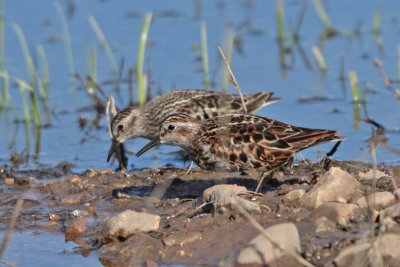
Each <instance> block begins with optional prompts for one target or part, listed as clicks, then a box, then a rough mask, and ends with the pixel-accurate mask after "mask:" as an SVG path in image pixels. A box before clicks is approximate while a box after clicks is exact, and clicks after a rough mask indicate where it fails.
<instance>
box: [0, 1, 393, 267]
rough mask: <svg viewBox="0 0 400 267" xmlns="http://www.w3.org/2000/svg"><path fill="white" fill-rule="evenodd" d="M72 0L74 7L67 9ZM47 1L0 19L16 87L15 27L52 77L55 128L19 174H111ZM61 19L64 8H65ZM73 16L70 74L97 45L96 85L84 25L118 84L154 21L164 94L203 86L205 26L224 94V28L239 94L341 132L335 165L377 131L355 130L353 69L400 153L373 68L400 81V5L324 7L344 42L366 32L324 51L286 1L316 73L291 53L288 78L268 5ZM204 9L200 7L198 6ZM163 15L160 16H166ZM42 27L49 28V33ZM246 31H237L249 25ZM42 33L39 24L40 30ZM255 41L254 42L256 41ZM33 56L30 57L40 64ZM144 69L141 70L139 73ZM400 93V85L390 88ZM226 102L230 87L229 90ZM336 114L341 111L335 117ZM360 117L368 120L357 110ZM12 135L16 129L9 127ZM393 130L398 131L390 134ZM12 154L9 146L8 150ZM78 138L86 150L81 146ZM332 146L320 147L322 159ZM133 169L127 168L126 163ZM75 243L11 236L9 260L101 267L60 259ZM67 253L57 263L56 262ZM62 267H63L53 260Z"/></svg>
mask: <svg viewBox="0 0 400 267" xmlns="http://www.w3.org/2000/svg"><path fill="white" fill-rule="evenodd" d="M69 2H72V1H69ZM54 3H55V2H53V1H44V0H40V1H39V0H38V1H32V0H12V1H6V12H5V51H6V62H7V65H6V68H7V70H8V73H9V74H10V75H12V76H13V77H17V78H20V79H25V80H28V79H29V75H28V72H27V69H26V66H25V60H24V57H23V54H22V52H21V48H20V44H19V42H18V39H17V37H16V35H15V33H14V31H13V29H12V27H11V25H12V23H16V24H18V25H19V26H20V27H21V29H22V31H23V32H24V34H25V38H26V40H27V43H28V46H29V48H30V49H31V51H35V50H36V46H37V45H39V44H40V45H42V46H43V48H44V50H45V51H46V55H47V59H48V64H49V69H50V79H51V83H50V89H49V90H50V95H49V106H50V109H51V110H52V111H53V113H54V115H53V116H52V118H51V124H52V125H51V127H50V128H45V129H43V131H42V135H41V145H40V153H39V155H38V157H36V158H31V160H30V161H29V163H28V164H27V165H25V166H22V167H23V168H34V167H37V164H40V165H45V166H54V165H55V164H57V163H59V162H61V161H69V162H72V163H73V164H75V166H74V167H73V171H76V172H82V171H84V170H85V169H87V168H105V167H111V168H115V167H116V164H114V165H111V164H108V163H106V156H107V153H108V149H109V145H110V141H109V137H108V132H107V129H106V120H105V117H103V118H102V120H101V122H100V128H95V127H91V128H86V129H85V130H81V129H80V128H79V125H78V122H77V119H78V116H79V115H84V116H86V117H87V118H88V119H93V118H95V112H94V111H93V110H90V111H80V110H81V109H82V108H83V107H88V106H90V105H91V102H90V99H89V97H88V96H87V95H86V93H85V92H84V91H83V90H74V89H73V84H72V83H71V79H70V76H69V74H68V64H67V57H66V52H65V45H64V43H63V42H62V30H61V24H60V19H59V16H58V14H57V12H56V9H55V5H54ZM60 3H61V5H62V7H63V9H64V10H66V5H65V4H66V3H67V1H62V2H60ZM73 3H74V5H75V6H74V7H75V9H74V10H75V12H74V13H73V16H72V17H69V19H68V25H69V32H70V35H71V42H72V43H71V46H72V53H73V60H74V67H75V71H76V72H77V73H79V74H81V76H83V77H84V76H85V75H86V51H87V47H88V45H96V47H97V55H98V58H97V63H98V64H97V76H98V80H99V81H104V80H108V79H110V78H111V77H112V75H111V69H110V65H109V63H108V60H107V57H106V55H105V53H104V51H103V50H102V49H101V46H100V44H99V41H98V40H97V38H96V36H95V34H94V32H93V30H92V29H91V27H90V25H89V23H88V16H89V15H91V14H92V15H93V16H94V17H95V18H96V19H97V21H98V23H99V25H100V27H101V29H102V30H103V32H104V34H105V36H106V38H107V40H108V42H109V44H110V46H111V49H112V51H113V54H114V56H115V59H116V61H117V64H119V61H120V59H121V58H124V59H125V68H124V77H126V76H127V69H128V67H133V66H134V65H135V62H136V53H137V45H138V36H139V32H140V27H141V23H142V19H143V17H144V15H145V14H146V13H147V12H149V11H151V12H153V13H154V17H153V23H152V25H151V28H150V32H149V40H150V41H151V43H152V45H151V46H149V47H147V50H146V58H147V57H149V58H150V59H151V62H152V79H153V81H154V86H153V91H157V90H158V87H160V88H161V90H162V91H163V92H167V91H170V90H171V89H174V88H177V89H179V88H181V89H183V88H203V87H204V85H203V83H202V80H203V74H202V72H200V71H198V70H199V69H201V67H202V64H201V61H198V60H196V58H198V57H199V55H200V53H199V52H198V51H197V52H193V51H192V47H193V45H199V44H200V23H201V22H202V21H204V22H205V23H206V25H207V38H208V51H209V62H210V70H211V77H213V74H212V73H213V72H214V71H217V72H216V79H215V82H216V86H215V89H217V90H219V88H220V85H221V66H220V65H219V60H218V52H217V46H218V45H223V43H224V40H225V36H226V34H227V32H228V31H229V30H231V31H233V32H235V33H236V34H237V35H238V36H239V37H240V38H241V40H242V41H243V43H242V45H243V52H242V53H239V52H238V51H237V49H235V48H234V50H233V70H234V73H235V75H236V78H237V80H238V82H239V84H240V86H241V88H242V90H243V91H244V92H246V93H255V92H258V91H274V92H275V95H276V96H278V97H281V98H282V100H281V101H280V102H279V103H276V104H274V105H271V106H268V107H266V108H264V109H263V110H260V111H259V112H258V114H259V115H264V116H270V117H272V118H275V119H277V120H281V121H283V122H286V123H291V124H295V125H299V126H304V127H314V128H327V129H335V130H340V131H341V132H342V134H343V135H344V136H347V137H348V139H347V140H346V141H345V142H343V143H342V145H341V146H340V149H339V150H338V152H337V153H336V154H335V158H336V159H339V160H364V161H369V162H370V161H371V158H370V155H369V152H368V148H367V142H366V140H367V139H368V138H369V137H370V135H371V129H372V126H371V125H369V124H366V123H363V122H361V123H360V127H359V129H358V130H355V129H353V103H352V96H351V90H350V88H349V81H348V79H347V77H348V72H349V71H352V70H354V71H356V72H357V74H358V78H359V81H360V90H361V91H362V90H363V88H364V87H365V86H367V87H368V88H370V91H374V93H372V92H369V93H368V94H367V108H368V113H369V115H370V116H371V117H372V118H373V119H374V120H376V121H377V122H379V123H381V124H382V125H383V126H385V127H386V128H388V129H391V130H394V131H393V132H389V133H387V135H386V136H387V138H388V141H389V144H390V145H391V146H393V147H395V148H397V149H400V134H399V130H400V102H399V100H397V99H396V98H395V97H394V96H393V93H392V92H391V91H389V90H388V89H386V88H385V87H384V85H383V82H382V79H381V77H380V75H379V73H378V71H377V69H376V68H375V67H374V65H373V60H374V59H375V58H379V59H381V60H382V61H383V62H384V69H385V71H386V72H387V74H388V75H389V76H390V77H391V78H393V79H395V80H397V72H398V66H397V64H398V63H397V61H398V45H399V44H400V42H399V41H400V38H399V37H400V22H399V18H400V17H399V15H400V2H399V1H398V0H386V1H379V0H371V1H365V0H335V1H332V0H331V1H324V4H325V6H326V9H327V12H328V14H329V15H330V18H331V21H332V23H333V25H334V26H335V27H336V28H337V29H339V30H340V31H342V32H344V33H349V32H351V31H352V30H353V29H355V27H356V25H357V24H358V23H361V28H360V31H361V34H360V36H359V37H348V36H344V35H339V36H336V37H334V38H330V39H328V40H326V41H325V43H324V45H322V44H321V43H322V41H321V40H320V39H319V36H320V34H321V33H322V30H323V26H322V24H321V22H320V20H319V18H318V15H317V13H316V11H315V9H314V7H313V6H312V4H311V1H306V0H304V1H301V0H298V1H295V0H293V1H284V4H285V31H286V34H288V31H289V30H288V29H289V28H290V25H295V24H296V21H297V18H298V16H299V13H300V10H301V8H302V5H304V4H305V3H308V4H309V7H308V10H307V13H306V15H305V17H304V21H303V23H302V26H301V28H300V32H299V34H300V41H299V44H300V45H301V47H302V49H303V50H304V53H305V54H306V56H307V58H308V60H309V62H310V65H311V69H309V68H307V66H306V64H305V63H304V61H303V60H302V58H301V57H300V54H299V50H298V48H297V47H295V48H294V56H291V55H289V54H287V55H286V58H287V63H288V65H290V68H289V69H287V70H284V71H283V70H282V68H281V67H280V64H279V48H278V43H277V41H276V16H275V4H276V2H275V1H261V0H258V1H257V0H254V1H251V0H249V1H201V0H199V1H188V0H175V1H163V0H147V1H122V0H113V1H98V0H86V1H73ZM199 5H200V6H201V9H200V10H199V9H196V6H199ZM379 5H381V8H382V22H381V30H382V38H383V51H380V50H379V48H378V47H377V46H376V44H375V40H374V37H373V34H372V31H371V27H372V19H373V14H374V10H375V9H376V8H377V7H378V6H379ZM168 13H169V14H170V16H167V15H166V14H168ZM44 22H47V23H44ZM246 22H247V26H243V25H246ZM45 24H46V25H45ZM254 32H257V33H259V34H252V33H254ZM49 37H56V38H57V39H59V40H60V41H59V42H55V43H52V42H48V39H49ZM319 44H321V50H322V51H323V54H324V57H325V59H326V62H327V65H328V72H327V74H326V78H325V80H324V81H323V83H322V85H321V86H320V88H317V84H318V83H319V80H320V77H321V71H320V70H319V68H318V66H317V64H316V61H315V59H314V57H313V54H312V52H311V47H312V46H314V45H319ZM35 58H37V55H36V57H35ZM342 61H344V73H345V75H346V81H345V82H344V84H345V87H346V89H345V90H344V91H343V89H342V84H341V81H339V80H338V77H339V76H340V73H341V64H342ZM145 70H147V68H145ZM393 86H394V87H395V88H398V87H399V86H398V83H394V85H393ZM102 87H103V88H104V89H105V91H106V93H107V94H109V95H110V94H113V95H114V96H117V94H116V93H115V92H114V91H112V88H111V87H110V86H106V85H103V86H102ZM229 91H230V92H235V89H234V88H233V87H232V86H230V87H229ZM10 94H11V96H12V99H13V104H14V105H15V106H16V108H17V110H18V113H19V118H21V117H22V108H21V95H20V92H19V89H18V88H16V87H12V88H11V89H10ZM121 95H122V96H123V97H122V99H125V100H126V99H127V96H128V90H127V87H126V86H121ZM313 96H323V97H327V98H329V99H331V100H329V101H314V102H308V103H299V101H298V100H299V98H300V97H313ZM116 99H117V105H118V106H119V107H124V106H125V105H127V101H121V100H120V98H118V97H116ZM334 109H338V110H339V111H340V112H339V113H333V112H332V111H333V110H334ZM361 117H362V118H365V116H364V114H363V111H362V110H361ZM14 120H15V116H14V114H13V112H12V111H11V110H10V111H9V112H8V116H6V115H5V114H4V112H3V113H2V114H1V121H0V137H1V138H0V165H2V164H8V163H9V155H10V153H12V152H18V153H20V152H22V151H23V150H24V148H25V147H26V141H25V130H24V127H23V124H22V123H18V124H16V123H13V121H14ZM17 126H18V130H17V129H16V128H17ZM396 131H397V132H396ZM30 137H31V138H30V153H31V154H34V152H35V140H34V135H33V133H32V132H31V133H30ZM14 138H15V144H14V145H13V146H11V147H10V140H12V139H14ZM82 139H85V141H84V142H81V141H82ZM145 142H146V141H145V140H140V139H137V140H135V141H129V142H127V148H128V150H131V151H138V149H140V148H141V147H142V146H143V145H144V144H145ZM330 147H331V145H329V144H328V145H323V146H321V147H320V148H321V149H322V150H323V151H325V152H326V151H328V150H329V149H330ZM174 150H177V149H176V148H172V147H166V146H163V147H160V148H159V149H158V150H152V151H150V152H149V153H146V154H144V155H143V156H142V157H141V158H140V159H136V158H135V157H134V156H133V155H129V157H130V160H129V163H130V164H132V163H133V164H134V167H135V168H143V167H157V166H162V165H164V164H166V163H173V164H176V165H178V166H183V165H184V163H183V162H181V161H180V160H177V159H176V158H175V156H174V155H171V154H170V152H171V151H174ZM302 154H303V156H304V157H305V158H308V159H311V160H316V159H317V156H318V152H317V150H316V149H313V148H312V149H308V150H306V151H304V152H303V153H302ZM377 159H378V161H379V162H380V163H385V164H399V163H400V160H399V155H396V154H394V153H391V152H388V151H387V150H385V149H383V148H378V150H377ZM130 167H131V165H130ZM71 246H73V244H71V243H64V241H63V237H62V236H61V235H60V236H58V235H39V236H35V235H33V234H32V232H23V233H21V234H19V233H14V234H13V236H12V239H11V242H10V244H9V246H8V248H7V250H6V254H5V257H4V260H5V261H9V262H11V263H14V264H17V265H18V266H39V265H40V266H51V265H54V262H57V265H59V264H60V263H63V264H64V265H65V266H74V265H77V266H78V265H79V266H82V265H85V266H90V265H99V262H98V261H97V259H96V256H90V257H89V258H83V257H82V256H80V255H75V254H73V255H71V254H66V255H65V254H63V251H64V250H68V251H70V250H71V249H72V247H71ZM61 255H62V256H61ZM59 259H62V260H59Z"/></svg>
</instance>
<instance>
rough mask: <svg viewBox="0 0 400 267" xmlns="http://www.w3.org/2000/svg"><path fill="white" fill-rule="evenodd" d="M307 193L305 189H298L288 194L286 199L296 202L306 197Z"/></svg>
mask: <svg viewBox="0 0 400 267" xmlns="http://www.w3.org/2000/svg"><path fill="white" fill-rule="evenodd" d="M305 193H306V191H305V190H304V189H296V190H293V191H290V192H289V193H287V194H286V195H285V198H286V199H287V200H289V201H294V200H297V199H299V198H301V197H302V196H304V194H305Z"/></svg>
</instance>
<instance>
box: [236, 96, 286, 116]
mask: <svg viewBox="0 0 400 267" xmlns="http://www.w3.org/2000/svg"><path fill="white" fill-rule="evenodd" d="M273 94H274V93H273V92H268V93H264V92H260V93H257V94H255V95H249V97H248V98H247V99H246V108H247V112H248V113H253V112H256V111H257V110H259V109H260V108H262V107H264V106H266V105H269V104H272V103H275V102H276V101H278V100H279V99H280V98H279V97H272V95H273ZM241 112H243V109H242V110H241Z"/></svg>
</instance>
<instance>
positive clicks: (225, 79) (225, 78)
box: [221, 31, 235, 93]
mask: <svg viewBox="0 0 400 267" xmlns="http://www.w3.org/2000/svg"><path fill="white" fill-rule="evenodd" d="M234 39H235V34H234V33H233V32H232V31H228V33H227V34H226V38H225V44H224V54H225V56H226V60H227V62H228V64H229V66H232V48H233V41H234ZM223 65H224V71H223V73H222V81H221V90H222V92H224V93H226V92H227V91H228V84H229V77H230V74H229V70H228V68H227V67H226V66H225V64H223Z"/></svg>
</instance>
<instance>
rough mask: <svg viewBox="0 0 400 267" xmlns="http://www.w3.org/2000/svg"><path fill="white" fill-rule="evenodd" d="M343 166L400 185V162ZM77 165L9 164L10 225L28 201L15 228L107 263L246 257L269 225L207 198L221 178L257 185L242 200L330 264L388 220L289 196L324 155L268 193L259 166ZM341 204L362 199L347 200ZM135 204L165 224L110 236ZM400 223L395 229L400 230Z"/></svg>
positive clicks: (2, 213)
mask: <svg viewBox="0 0 400 267" xmlns="http://www.w3.org/2000/svg"><path fill="white" fill-rule="evenodd" d="M334 166H336V167H340V168H341V169H343V170H345V171H346V172H347V173H349V174H351V175H352V176H353V177H354V178H355V179H357V180H358V182H360V183H361V184H362V192H358V193H359V194H360V197H362V196H363V195H366V194H367V193H369V192H373V190H374V188H376V189H375V190H376V191H378V192H392V193H393V192H394V187H395V186H396V185H398V184H400V166H379V167H378V170H380V171H382V173H385V174H386V175H384V176H382V177H380V178H378V179H372V180H371V179H364V178H360V173H361V172H362V173H366V172H367V171H369V170H371V167H372V166H370V165H368V164H365V163H362V162H332V163H331V166H330V167H334ZM70 167H71V166H70V165H69V164H68V163H61V164H59V165H57V167H55V168H51V169H35V170H18V169H16V168H13V167H9V166H2V167H0V178H1V180H0V183H1V185H0V190H1V194H0V201H1V209H0V227H1V228H2V229H6V228H7V226H8V223H9V221H10V218H11V215H12V213H13V211H14V207H15V204H16V202H17V200H18V199H23V200H24V203H23V208H22V211H21V214H20V216H19V217H18V219H17V224H16V227H15V229H14V231H27V230H36V231H37V233H38V234H43V233H46V234H47V233H54V234H55V233H63V234H65V240H67V241H70V242H75V243H76V249H75V253H81V254H82V255H83V256H87V255H89V254H92V253H94V254H95V255H97V256H98V260H99V261H100V262H101V263H102V264H103V265H105V266H124V265H131V266H133V265H142V264H145V265H146V266H158V265H161V264H182V265H188V266H189V265H190V266H194V265H213V266H215V265H222V266H232V265H236V264H238V261H237V258H238V255H239V253H240V252H241V250H242V249H243V248H244V247H246V246H247V245H248V243H249V242H250V241H251V240H252V239H253V238H254V237H255V236H257V235H258V234H259V231H258V230H257V229H255V228H254V227H253V225H252V224H250V223H249V221H248V218H246V216H243V214H241V213H240V212H238V211H237V210H235V209H234V208H232V207H231V208H229V207H228V208H226V209H220V210H215V205H214V207H213V203H208V204H207V201H211V202H212V200H210V199H203V192H204V191H205V190H206V189H207V188H210V187H212V186H215V185H221V184H230V185H238V186H244V187H245V188H247V190H248V192H247V193H246V194H245V195H243V196H242V198H243V199H245V200H248V201H250V202H253V203H256V204H257V205H258V206H259V208H260V212H258V213H252V214H251V216H252V217H253V218H254V219H255V220H256V221H258V222H259V223H260V224H261V225H262V226H263V227H264V228H268V227H270V226H273V225H277V224H281V223H287V222H290V223H293V224H294V225H296V227H297V229H298V232H299V236H300V248H301V249H300V251H299V255H301V257H303V258H304V259H306V260H307V261H309V262H311V263H312V264H315V265H317V266H322V265H324V264H328V263H329V262H331V261H332V260H333V259H335V257H336V256H337V255H338V254H339V253H340V252H341V251H342V250H344V249H345V248H347V247H349V246H351V245H352V244H355V243H357V242H358V241H359V240H361V239H362V238H364V237H365V236H366V235H368V233H370V229H371V225H372V227H373V228H374V229H377V228H379V225H380V222H379V215H377V216H375V217H374V220H373V223H372V222H371V219H370V218H371V216H370V215H369V214H370V213H369V212H368V207H363V206H362V205H361V204H360V205H359V206H357V209H356V210H355V211H354V212H351V214H348V215H346V217H345V222H344V223H343V220H341V218H339V217H340V216H333V215H332V213H330V212H329V211H327V210H326V209H325V208H322V209H321V208H318V207H313V206H312V205H310V204H309V203H307V202H306V201H302V196H299V197H289V196H290V195H294V194H291V192H305V194H308V192H310V191H311V190H312V189H313V188H314V187H316V185H317V184H318V182H319V180H320V179H321V177H322V176H323V175H324V174H325V173H326V172H327V170H326V169H324V168H322V165H321V164H319V163H311V162H300V163H297V164H294V166H292V167H291V168H289V167H287V168H284V169H282V170H279V171H277V172H275V173H274V174H273V177H271V178H270V179H269V181H266V182H265V183H264V184H263V185H262V187H261V190H260V192H259V193H254V192H252V191H254V190H255V188H256V186H257V184H258V182H259V178H260V174H258V173H218V172H208V171H203V170H200V169H198V168H194V169H192V170H191V171H190V172H188V173H187V174H186V169H179V168H175V167H163V168H159V169H155V170H150V169H144V170H141V171H136V172H129V171H118V172H116V171H113V170H110V169H103V170H87V171H85V172H84V173H81V174H79V173H73V172H72V171H71V168H70ZM393 181H394V183H395V184H396V185H395V184H394V183H393ZM303 190H304V191H303ZM393 195H394V196H395V195H396V194H395V192H394V193H393ZM338 202H342V204H343V203H344V204H346V203H355V201H353V200H350V201H345V200H343V201H341V200H340V199H339V201H338ZM357 203H358V202H357ZM396 203H399V202H398V200H397V199H396V200H393V201H389V202H388V203H384V204H383V205H382V206H378V207H376V208H375V210H376V212H377V213H378V214H379V213H380V212H381V210H383V209H384V208H386V207H389V206H391V205H396ZM348 205H350V204H348ZM127 210H132V211H136V212H141V213H148V214H153V215H158V216H160V221H159V226H158V229H156V230H151V231H144V232H142V231H138V232H134V233H129V234H128V235H117V237H116V238H110V235H109V234H107V233H106V232H105V231H106V230H104V227H103V222H104V221H105V220H106V219H107V218H111V217H113V216H116V215H117V214H120V213H121V212H124V211H127ZM322 217H324V218H326V222H328V225H330V227H328V228H324V229H323V230H322V231H317V230H316V228H318V227H320V226H318V225H317V224H316V221H318V219H319V218H322ZM324 220H325V219H324ZM397 223H399V220H397ZM398 226H399V225H397V226H396V227H397V228H395V229H397V230H399V227H398ZM339 265H340V264H339Z"/></svg>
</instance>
